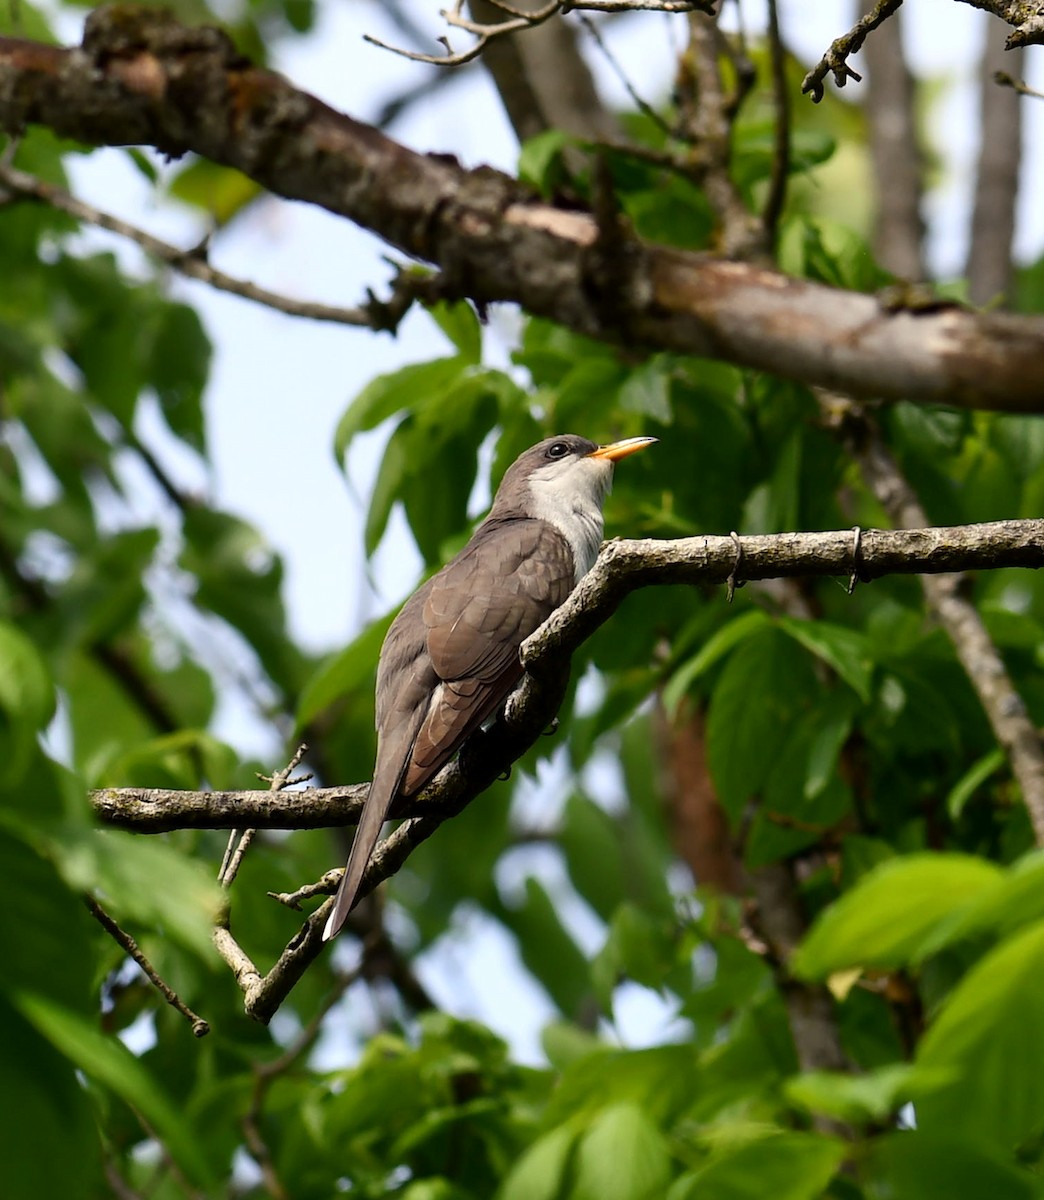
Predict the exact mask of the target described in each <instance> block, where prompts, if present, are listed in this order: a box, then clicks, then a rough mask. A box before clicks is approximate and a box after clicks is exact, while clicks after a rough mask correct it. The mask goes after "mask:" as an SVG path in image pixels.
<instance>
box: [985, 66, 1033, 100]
mask: <svg viewBox="0 0 1044 1200" xmlns="http://www.w3.org/2000/svg"><path fill="white" fill-rule="evenodd" d="M993 82H994V83H997V84H1000V86H1001V87H1010V88H1014V90H1015V91H1016V92H1018V93H1019V95H1020V96H1033V97H1035V98H1036V99H1037V100H1044V92H1038V91H1037V89H1036V88H1031V87H1030V85H1029V84H1028V83H1026V81H1025V80H1024V79H1014V78H1013V77H1012V76H1011V75H1009V74H1008V73H1007V72H1006V71H994V73H993Z"/></svg>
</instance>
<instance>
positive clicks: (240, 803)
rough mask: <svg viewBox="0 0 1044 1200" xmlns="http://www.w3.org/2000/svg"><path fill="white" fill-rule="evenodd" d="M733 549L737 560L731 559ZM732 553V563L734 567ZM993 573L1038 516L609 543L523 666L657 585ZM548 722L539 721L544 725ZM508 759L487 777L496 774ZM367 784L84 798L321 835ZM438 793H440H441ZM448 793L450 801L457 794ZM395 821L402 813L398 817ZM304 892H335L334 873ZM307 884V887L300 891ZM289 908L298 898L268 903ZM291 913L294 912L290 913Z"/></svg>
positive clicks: (344, 816)
mask: <svg viewBox="0 0 1044 1200" xmlns="http://www.w3.org/2000/svg"><path fill="white" fill-rule="evenodd" d="M737 543H738V545H739V555H738V556H737ZM737 557H738V560H739V561H738V563H737ZM1001 567H1031V568H1039V567H1044V520H1024V521H989V522H986V523H984V524H979V525H955V526H949V527H935V528H924V529H898V530H881V529H864V530H860V532H859V537H858V539H856V538H855V536H854V535H853V532H852V530H850V529H842V530H833V531H829V532H825V533H781V534H755V535H750V536H748V537H741V538H737V539H736V540H735V541H734V540H733V539H732V538H730V537H714V536H707V537H694V538H681V539H678V540H676V541H656V540H641V541H638V540H626V539H620V540H617V541H612V542H607V543H606V544H605V545H604V546H603V547H602V552H601V554H600V555H599V557H598V560H597V562H596V563H595V565H594V567H593V568H592V569H591V571H590V572H589V573H588V574H587V575H586V576H585V577H584V579H583V580H582V581H581V583H580V585H579V587H577V589H576V590H575V591H574V592H573V594H572V596H570V598H569V599H568V600H567V601H566V603H565V604H563V605H562V607H561V608H559V609H558V610H557V611H556V612H555V613H554V614H553V615H552V616H551V618H550V619H549V620H548V621H547V622H546V623H545V624H544V625H542V626H541V627H540V629H538V630H537V632H536V633H534V634H533V636H532V637H531V638H529V639H528V640H527V641H526V642H525V643H524V644H523V647H522V660H523V662H524V663H525V665H526V668H527V670H529V671H531V672H533V671H535V672H541V673H542V672H543V671H544V670H546V669H548V668H549V667H550V668H553V667H554V666H555V665H556V661H555V660H556V659H557V657H558V656H560V655H562V654H571V653H572V652H573V651H574V650H575V649H576V648H577V647H578V646H579V645H580V644H581V643H582V642H583V641H584V640H585V639H586V638H588V637H590V635H591V634H592V633H593V632H594V630H595V629H597V628H598V627H599V626H600V625H602V624H604V623H605V622H606V621H607V620H608V619H609V618H610V617H611V616H612V614H613V613H614V612H615V611H616V609H617V608H618V607H619V605H620V603H621V602H622V601H623V599H624V598H625V597H626V596H628V595H629V594H630V593H631V592H633V591H636V590H637V589H638V588H643V587H652V586H655V585H658V584H676V583H686V584H691V585H695V584H703V585H707V584H724V583H725V582H726V581H727V580H728V579H729V577H730V576H734V577H735V580H736V582H737V583H744V582H749V581H752V580H763V579H792V578H801V577H805V578H809V577H816V576H827V575H832V576H840V577H842V578H845V579H847V578H849V577H850V576H851V575H852V573H853V571H854V572H855V573H856V574H857V576H858V578H859V579H860V580H862V581H864V582H865V581H869V580H872V579H879V578H881V577H883V576H885V575H891V574H903V575H923V574H933V575H934V574H941V573H945V572H952V571H961V570H965V571H974V570H988V569H995V568H1001ZM550 715H551V714H548V717H541V726H540V727H541V729H543V728H544V727H546V725H547V720H548V718H549V716H550ZM505 765H506V763H504V762H501V763H500V764H499V765H498V766H497V769H496V770H495V771H494V772H493V775H492V777H491V778H495V777H496V775H497V774H499V773H500V771H502V770H503V768H504V766H505ZM368 788H369V784H367V783H358V784H350V785H348V786H345V787H329V788H305V789H302V790H301V791H288V792H280V793H276V792H272V791H263V790H247V791H238V792H184V791H168V790H164V789H161V788H101V789H99V790H97V791H93V792H91V794H90V799H91V804H92V806H93V808H94V811H95V814H96V815H97V817H98V819H99V820H100V821H102V822H103V823H104V824H106V825H114V826H117V827H119V828H122V829H130V830H133V831H134V832H136V833H166V832H169V831H170V830H172V829H235V828H237V827H240V826H244V825H248V824H249V825H250V826H253V827H256V828H258V829H320V828H327V827H332V826H339V825H352V824H354V823H355V822H356V821H357V820H358V817H359V814H360V813H361V811H362V806H363V803H364V802H365V800H366V793H367V789H368ZM446 794H447V795H448V794H449V793H446ZM457 794H458V793H457V792H454V793H453V795H457ZM445 803H446V801H445V798H444V796H443V792H442V789H440V788H437V787H434V788H429V789H428V791H427V792H425V793H424V794H423V796H422V798H421V799H420V800H418V801H414V802H412V803H411V805H410V808H409V812H410V813H411V814H414V813H416V812H418V811H420V812H423V813H424V814H425V815H427V814H428V813H430V812H432V811H442V807H443V806H444V804H445ZM398 815H403V813H402V810H401V809H400V810H399V813H398ZM330 875H331V876H332V878H331V879H329V880H328V881H327V883H326V884H325V885H324V886H323V887H321V888H318V892H317V891H316V890H312V891H309V892H307V895H315V894H325V893H326V892H332V891H333V890H334V889H335V887H336V883H337V877H338V873H337V872H330ZM309 886H310V887H312V886H313V885H309ZM277 898H278V899H279V900H280V901H281V902H283V903H287V904H289V903H291V900H293V901H294V903H295V904H296V902H297V901H299V900H300V899H303V898H305V895H304V894H300V893H296V892H295V893H291V894H288V895H287V896H282V895H280V896H279V897H277ZM292 906H294V905H292Z"/></svg>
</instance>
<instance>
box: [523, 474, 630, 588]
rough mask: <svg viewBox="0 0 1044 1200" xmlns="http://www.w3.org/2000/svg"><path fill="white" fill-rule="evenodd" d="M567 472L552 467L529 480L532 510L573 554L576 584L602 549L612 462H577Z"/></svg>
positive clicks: (533, 475)
mask: <svg viewBox="0 0 1044 1200" xmlns="http://www.w3.org/2000/svg"><path fill="white" fill-rule="evenodd" d="M563 466H564V469H561V470H556V469H555V468H554V467H548V468H545V469H543V470H540V471H535V472H534V473H533V474H532V475H531V476H530V478H529V494H530V498H531V507H530V511H531V512H532V514H533V516H534V517H537V518H539V519H540V520H542V521H547V523H548V524H549V525H553V526H554V528H555V529H557V530H558V532H559V533H560V534H561V535H562V536H563V537H564V538H565V540H566V541H567V542H568V543H569V548H570V550H572V552H573V566H574V580H573V581H574V583H579V582H580V580H581V579H582V578H583V577H584V576H585V575H586V574H587V572H588V571H590V569H591V567H592V566H594V560H595V559H596V558H597V557H598V551H599V550H600V549H601V546H602V531H603V529H604V525H603V521H602V503H603V501H604V500H605V496H606V493H607V492H608V491H609V488H610V485H611V484H612V479H613V468H612V463H609V462H605V461H599V460H598V459H592V458H581V459H579V460H576V459H574V460H573V461H572V462H571V463H569V464H563Z"/></svg>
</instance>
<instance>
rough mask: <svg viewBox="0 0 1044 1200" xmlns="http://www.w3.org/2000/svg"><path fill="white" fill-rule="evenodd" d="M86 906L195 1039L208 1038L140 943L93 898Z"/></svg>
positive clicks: (204, 1025) (207, 1028) (205, 1029)
mask: <svg viewBox="0 0 1044 1200" xmlns="http://www.w3.org/2000/svg"><path fill="white" fill-rule="evenodd" d="M83 902H84V904H86V905H87V911H88V912H89V913H90V914H91V916H92V917H93V918H94V919H95V920H96V921H97V922H98V924H99V925H100V926H101V927H102V929H104V930H105V932H106V933H107V934H108V935H109V936H110V937H111V938H112V939H113V941H114V942H116V944H117V945H118V946H120V947H121V948H122V949H123V951H124V952H125V953H126V954H127V955H129V956H130V957H131V958H133V959H134V961H135V962H136V963H137V964H138V966H139V967H140V968H141V969H142V971H143V972H144V973H145V975H146V976H148V979H149V981H150V982H151V983H152V985H153V987H155V988H156V990H157V991H158V992H159V993H160V995H161V996H162V997H163V999H164V1000H166V1002H167V1003H168V1004H169V1005H170V1006H171V1008H173V1009H176V1010H177V1011H178V1012H179V1013H181V1015H182V1016H183V1017H184V1018H185V1019H186V1020H187V1021H188V1022H189V1024H190V1025H191V1026H192V1035H193V1037H198V1038H200V1037H206V1035H207V1034H208V1033H209V1032H210V1026H209V1025H208V1024H207V1022H206V1021H204V1020H203V1018H202V1017H201V1016H198V1015H197V1014H196V1013H194V1012H193V1011H192V1009H191V1008H189V1006H188V1005H187V1004H185V1002H184V1001H183V1000H182V999H181V998H180V997H179V996H178V994H177V992H175V991H174V989H173V988H172V987H170V985H169V984H167V983H165V982H164V981H163V980H162V979H161V978H160V976H159V975H158V974H157V972H156V968H155V967H154V966H153V965H152V963H150V962H149V960H148V959H147V958H146V957H145V955H144V954H143V953H142V951H141V948H140V947H139V945H138V943H137V942H136V941H135V940H134V938H132V937H131V935H130V934H129V933H127V931H126V930H124V929H121V928H120V926H119V925H118V924H117V923H116V921H115V920H113V918H112V917H111V916H109V914H108V913H107V912H106V911H105V909H104V908H102V906H101V905H100V904H99V903H98V901H97V900H95V899H94V897H93V896H84V898H83Z"/></svg>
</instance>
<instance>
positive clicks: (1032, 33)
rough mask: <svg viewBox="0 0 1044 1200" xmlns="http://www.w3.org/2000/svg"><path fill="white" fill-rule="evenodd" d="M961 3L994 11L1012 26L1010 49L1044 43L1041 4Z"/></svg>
mask: <svg viewBox="0 0 1044 1200" xmlns="http://www.w3.org/2000/svg"><path fill="white" fill-rule="evenodd" d="M960 3H961V4H970V5H971V6H972V8H981V9H983V10H984V11H986V12H989V13H993V15H994V16H995V17H1000V19H1001V20H1002V21H1003V22H1004V24H1005V25H1010V26H1012V32H1011V33H1009V34H1008V40H1007V42H1006V43H1005V45H1006V46H1007V48H1008V49H1009V50H1017V49H1018V48H1019V47H1020V46H1033V45H1044V9H1042V8H1041V6H1040V5H1039V4H1027V3H1026V0H960Z"/></svg>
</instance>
